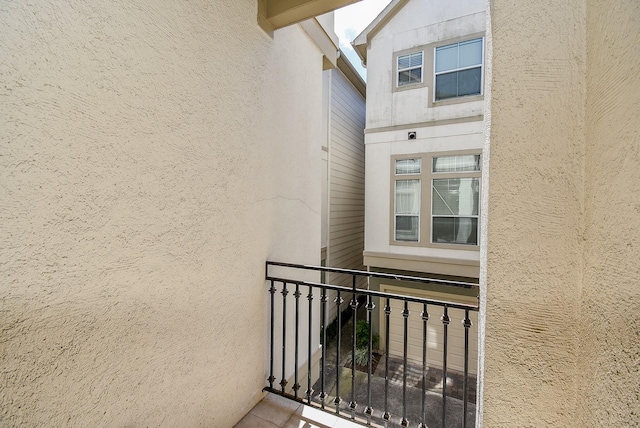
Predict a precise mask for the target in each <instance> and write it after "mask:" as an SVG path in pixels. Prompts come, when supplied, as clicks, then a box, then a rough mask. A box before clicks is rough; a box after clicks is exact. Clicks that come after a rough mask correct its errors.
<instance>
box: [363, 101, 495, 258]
mask: <svg viewBox="0 0 640 428" xmlns="http://www.w3.org/2000/svg"><path fill="white" fill-rule="evenodd" d="M368 106H369V104H367V107H368ZM483 127H484V125H483V122H482V121H475V122H467V123H458V124H452V125H442V126H430V127H416V128H411V130H412V131H414V130H415V131H416V134H417V136H418V138H416V139H415V140H408V139H407V130H406V129H399V130H395V131H386V132H374V133H369V134H366V135H365V149H366V156H365V164H366V167H365V171H366V172H367V173H366V177H365V223H366V227H365V251H366V252H380V253H391V254H405V255H411V256H425V257H439V258H443V257H444V258H450V259H460V260H472V261H476V262H477V261H479V253H478V251H477V250H460V249H446V248H429V247H426V246H403V245H401V243H396V244H395V245H394V243H392V242H391V239H390V233H391V229H390V228H391V226H390V225H392V224H393V218H392V215H391V213H392V204H393V194H392V192H391V186H392V174H391V173H392V170H391V156H394V155H400V154H407V155H409V154H416V153H436V152H451V151H459V150H480V149H482V145H483V138H484V136H483ZM426 167H427V166H425V168H426ZM423 185H427V186H428V185H429V184H423ZM427 218H428V215H426V216H425V215H423V217H422V220H424V219H427Z"/></svg>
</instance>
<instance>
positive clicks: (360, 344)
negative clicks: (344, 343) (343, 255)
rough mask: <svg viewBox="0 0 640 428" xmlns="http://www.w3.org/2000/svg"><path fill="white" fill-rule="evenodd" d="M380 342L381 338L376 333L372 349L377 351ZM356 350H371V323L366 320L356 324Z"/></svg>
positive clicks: (372, 338) (372, 339)
mask: <svg viewBox="0 0 640 428" xmlns="http://www.w3.org/2000/svg"><path fill="white" fill-rule="evenodd" d="M379 340H380V336H378V335H377V334H375V333H374V334H373V335H372V337H371V348H372V349H376V347H377V346H378V341H379ZM356 348H357V349H366V350H367V351H368V350H369V323H368V322H366V321H365V320H360V321H358V322H356ZM356 360H357V358H356Z"/></svg>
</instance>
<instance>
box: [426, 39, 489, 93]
mask: <svg viewBox="0 0 640 428" xmlns="http://www.w3.org/2000/svg"><path fill="white" fill-rule="evenodd" d="M478 39H480V40H482V43H481V46H482V52H481V58H482V61H481V62H480V65H479V66H478V65H473V66H469V67H461V68H455V69H452V70H447V71H441V72H439V73H436V50H437V49H438V48H444V47H446V46H451V45H458V46H460V43H466V42H471V41H473V40H478ZM484 49H485V48H484V37H474V38H472V39H469V40H462V41H460V42H455V43H448V44H445V45H441V46H435V47H434V48H433V91H431V92H433V96H432V102H433V103H434V104H435V103H438V102H442V101H448V100H457V99H461V98H465V97H479V96H483V95H484ZM423 63H424V57H423ZM478 67H480V93H479V94H470V95H462V96H457V97H450V98H443V99H441V100H438V99H436V77H437V76H438V75H440V74H447V73H453V72H458V71H464V70H471V69H473V68H478Z"/></svg>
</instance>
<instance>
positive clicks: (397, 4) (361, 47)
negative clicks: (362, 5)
mask: <svg viewBox="0 0 640 428" xmlns="http://www.w3.org/2000/svg"><path fill="white" fill-rule="evenodd" d="M408 2H409V0H393V1H392V2H391V3H389V4H388V5H387V7H385V8H384V10H383V11H382V12H380V13H379V14H378V16H376V17H375V19H374V20H373V21H371V23H370V24H369V25H368V26H367V28H365V29H364V30H362V32H361V33H360V34H358V36H357V37H356V38H355V39H354V40H353V42H351V45H352V46H353V49H354V50H355V51H356V53H357V54H358V56H359V57H360V59H361V60H362V65H366V64H367V45H368V43H369V40H370V37H369V35H371V36H373V35H374V34H376V33H377V32H378V31H379V30H380V29H381V28H382V27H384V26H385V25H386V24H387V22H389V20H391V18H393V16H394V15H395V14H396V13H397V12H398V11H399V10H400V9H401V8H402V7H403V6H404V5H405V4H407V3H408Z"/></svg>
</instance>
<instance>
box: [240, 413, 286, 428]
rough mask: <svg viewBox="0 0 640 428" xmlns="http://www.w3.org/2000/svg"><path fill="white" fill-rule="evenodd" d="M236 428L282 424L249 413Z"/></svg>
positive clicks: (267, 426)
mask: <svg viewBox="0 0 640 428" xmlns="http://www.w3.org/2000/svg"><path fill="white" fill-rule="evenodd" d="M234 428H280V426H279V425H275V424H273V423H271V422H269V421H266V420H264V419H262V418H260V417H258V416H256V415H253V414H251V413H249V414H247V415H245V417H244V418H242V419H241V420H240V422H238V423H237V424H236V425H235V426H234Z"/></svg>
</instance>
